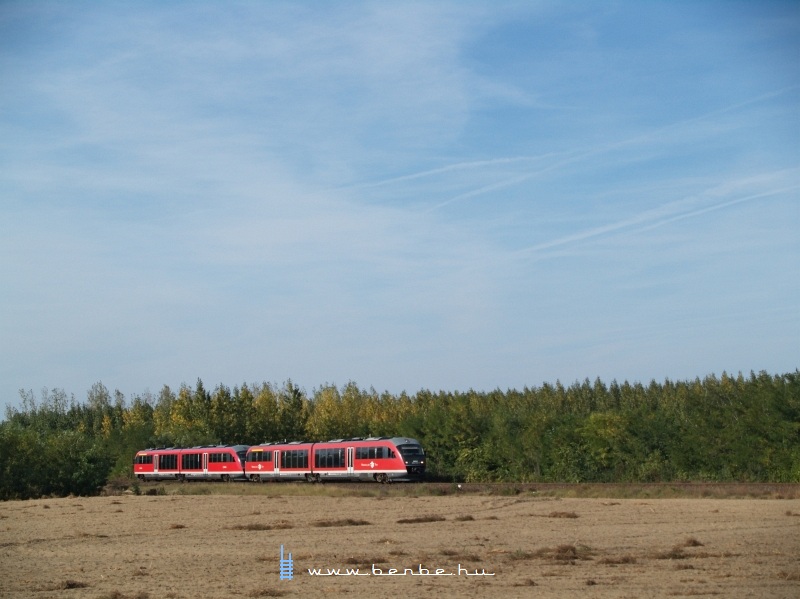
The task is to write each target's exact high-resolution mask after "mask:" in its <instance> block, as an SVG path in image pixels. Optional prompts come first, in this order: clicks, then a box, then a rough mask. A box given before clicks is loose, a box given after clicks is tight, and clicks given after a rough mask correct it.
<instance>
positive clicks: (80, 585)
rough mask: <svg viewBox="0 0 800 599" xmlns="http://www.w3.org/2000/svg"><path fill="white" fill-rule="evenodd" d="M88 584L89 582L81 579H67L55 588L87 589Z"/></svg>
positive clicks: (61, 589)
mask: <svg viewBox="0 0 800 599" xmlns="http://www.w3.org/2000/svg"><path fill="white" fill-rule="evenodd" d="M88 586H89V585H88V583H85V582H81V581H79V580H65V581H64V582H62V583H61V584H59V585H57V586H56V588H55V589H54V590H58V591H66V590H69V589H85V588H87V587H88Z"/></svg>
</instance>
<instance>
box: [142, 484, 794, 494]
mask: <svg viewBox="0 0 800 599" xmlns="http://www.w3.org/2000/svg"><path fill="white" fill-rule="evenodd" d="M201 484H210V485H227V484H230V485H254V484H256V483H252V482H250V481H236V482H231V483H224V482H221V481H213V482H212V481H193V482H189V481H186V482H181V481H177V480H160V481H147V482H144V483H140V485H141V487H142V490H146V489H148V488H153V487H156V486H163V487H165V488H169V489H174V488H175V487H181V486H188V487H192V486H195V485H201ZM260 484H262V485H264V486H269V487H274V488H275V489H278V488H280V487H281V486H286V487H298V486H308V487H311V486H315V485H319V486H321V487H330V488H332V489H342V490H348V491H350V490H352V491H364V490H367V489H374V490H382V489H383V490H387V491H389V490H397V491H398V492H400V493H403V492H414V493H415V494H417V493H418V494H421V495H426V494H430V495H451V494H458V493H464V494H488V495H518V494H541V495H550V494H552V495H569V496H575V497H615V496H616V497H625V496H632V497H648V496H649V497H654V498H658V497H676V496H685V497H774V498H797V497H800V483H739V482H659V483H552V482H547V483H543V482H536V483H512V482H502V483H457V482H393V483H391V484H388V485H379V484H376V483H375V482H372V481H364V482H344V481H343V482H335V481H326V482H323V483H308V482H305V481H274V482H264V483H260ZM187 490H188V489H187Z"/></svg>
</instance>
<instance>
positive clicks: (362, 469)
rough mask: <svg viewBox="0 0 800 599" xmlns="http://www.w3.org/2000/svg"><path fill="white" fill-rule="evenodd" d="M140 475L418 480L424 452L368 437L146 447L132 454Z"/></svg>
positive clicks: (400, 441)
mask: <svg viewBox="0 0 800 599" xmlns="http://www.w3.org/2000/svg"><path fill="white" fill-rule="evenodd" d="M134 474H135V475H136V476H138V477H139V478H140V479H141V480H149V479H159V478H177V479H180V480H184V479H192V480H194V479H205V480H212V479H222V480H238V479H250V480H252V481H254V482H260V481H265V480H301V479H305V480H308V481H312V482H319V481H322V480H374V481H377V482H382V483H387V482H390V481H392V480H421V479H422V478H423V477H424V475H425V452H424V451H423V449H422V446H421V445H420V444H419V442H418V441H417V440H416V439H409V438H406V437H370V438H368V439H363V438H360V437H358V438H353V439H334V440H331V441H324V442H313V443H310V442H309V443H307V442H301V441H292V442H289V443H286V442H284V443H264V444H262V445H254V446H253V447H249V448H248V447H247V446H246V445H225V446H222V445H220V446H210V447H192V448H161V449H146V450H143V451H140V452H138V453H137V454H136V457H135V458H134Z"/></svg>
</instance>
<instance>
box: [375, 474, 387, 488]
mask: <svg viewBox="0 0 800 599" xmlns="http://www.w3.org/2000/svg"><path fill="white" fill-rule="evenodd" d="M375 480H376V481H378V482H379V483H381V484H382V485H385V484H387V483H388V482H389V475H388V474H376V475H375Z"/></svg>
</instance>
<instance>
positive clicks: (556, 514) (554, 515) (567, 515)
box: [547, 512, 578, 518]
mask: <svg viewBox="0 0 800 599" xmlns="http://www.w3.org/2000/svg"><path fill="white" fill-rule="evenodd" d="M547 517H548V518H578V514H576V513H575V512H550V513H549V514H547Z"/></svg>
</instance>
